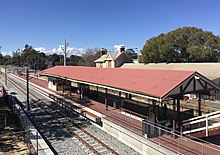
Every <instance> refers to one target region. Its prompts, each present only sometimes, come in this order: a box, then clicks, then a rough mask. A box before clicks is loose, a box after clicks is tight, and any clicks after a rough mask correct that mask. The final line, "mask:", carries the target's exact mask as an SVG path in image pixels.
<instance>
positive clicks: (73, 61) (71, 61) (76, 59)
mask: <svg viewBox="0 0 220 155" xmlns="http://www.w3.org/2000/svg"><path fill="white" fill-rule="evenodd" d="M81 64H83V59H82V57H80V56H77V55H71V56H70V58H68V59H67V65H68V66H79V65H81Z"/></svg>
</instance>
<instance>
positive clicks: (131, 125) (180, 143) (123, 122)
mask: <svg viewBox="0 0 220 155" xmlns="http://www.w3.org/2000/svg"><path fill="white" fill-rule="evenodd" d="M30 82H32V83H34V84H37V85H39V86H42V87H44V88H46V89H48V88H47V81H45V80H40V79H38V80H37V79H36V78H31V79H30ZM50 91H52V90H50ZM53 92H55V91H53ZM56 93H57V94H59V95H63V96H65V98H70V99H72V100H73V101H77V102H78V103H80V102H79V101H80V100H79V95H78V94H73V93H71V95H69V94H62V93H61V92H56ZM81 104H83V105H84V106H87V107H88V108H91V109H93V110H95V111H98V112H100V113H103V114H104V115H105V116H106V117H105V119H107V120H109V121H111V122H113V123H115V124H117V125H119V126H121V127H123V128H126V129H128V130H130V131H132V132H134V133H136V134H138V135H142V122H141V121H139V120H136V119H133V118H131V117H128V116H125V115H123V114H121V113H120V111H119V110H118V109H114V108H112V107H110V106H109V107H108V111H106V109H105V105H104V104H102V103H100V102H97V101H94V100H91V99H90V103H89V104H88V103H83V102H82V101H81ZM84 112H86V111H84ZM86 113H87V114H88V115H92V116H94V117H95V116H96V115H94V114H91V113H90V112H86ZM148 140H151V141H152V142H154V143H156V144H158V145H161V146H163V147H165V148H167V149H170V150H171V151H172V150H175V151H176V152H178V153H182V154H184V155H191V154H207V155H219V154H220V152H219V151H217V150H214V149H211V148H208V147H204V148H202V145H200V144H201V143H196V142H194V141H191V140H186V139H184V138H175V137H173V136H171V135H166V134H162V136H161V137H160V138H158V137H157V138H148ZM206 145H209V146H211V147H213V148H216V149H220V148H219V146H216V145H212V144H208V143H207V144H206Z"/></svg>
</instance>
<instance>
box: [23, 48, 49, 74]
mask: <svg viewBox="0 0 220 155" xmlns="http://www.w3.org/2000/svg"><path fill="white" fill-rule="evenodd" d="M21 61H22V62H23V64H22V65H26V66H28V67H29V68H30V69H38V70H42V69H45V68H46V55H45V53H42V52H39V51H36V50H35V49H33V48H32V46H29V45H28V44H26V45H25V49H24V50H23V51H22V52H21Z"/></svg>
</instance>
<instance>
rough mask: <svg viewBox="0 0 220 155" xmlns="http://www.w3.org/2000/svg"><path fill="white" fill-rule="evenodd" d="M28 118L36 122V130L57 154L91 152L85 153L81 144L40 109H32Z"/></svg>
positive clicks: (83, 154) (83, 153)
mask: <svg viewBox="0 0 220 155" xmlns="http://www.w3.org/2000/svg"><path fill="white" fill-rule="evenodd" d="M72 117H75V118H76V117H77V116H76V115H72ZM30 118H31V119H32V120H33V122H36V123H35V124H36V126H37V128H38V130H40V131H41V132H42V134H43V135H44V136H45V137H46V138H47V139H48V140H49V142H50V143H51V145H52V146H53V147H54V149H55V150H56V151H57V153H58V154H62V155H69V154H76V155H89V154H91V153H92V152H91V151H88V152H85V149H82V147H83V146H82V144H81V142H79V141H78V140H77V139H75V138H74V136H73V135H71V134H70V133H69V132H68V131H66V130H65V129H64V128H63V126H62V125H60V122H58V121H57V119H54V118H53V117H52V116H51V115H48V114H45V112H43V111H42V110H41V109H39V108H32V111H31V112H30Z"/></svg>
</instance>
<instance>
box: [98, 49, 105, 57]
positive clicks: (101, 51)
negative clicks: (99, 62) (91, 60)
mask: <svg viewBox="0 0 220 155" xmlns="http://www.w3.org/2000/svg"><path fill="white" fill-rule="evenodd" d="M99 52H100V56H103V55H105V54H107V50H106V49H105V48H101V49H100V50H99Z"/></svg>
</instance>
